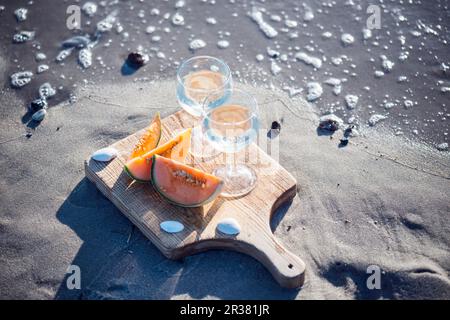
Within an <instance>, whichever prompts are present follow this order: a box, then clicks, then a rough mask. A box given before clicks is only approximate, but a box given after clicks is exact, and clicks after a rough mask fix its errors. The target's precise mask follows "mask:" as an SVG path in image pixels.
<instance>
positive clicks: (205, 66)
mask: <svg viewBox="0 0 450 320" xmlns="http://www.w3.org/2000/svg"><path fill="white" fill-rule="evenodd" d="M231 82H232V77H231V70H230V68H229V67H228V65H227V64H226V63H225V62H223V61H222V60H220V59H217V58H214V57H210V56H196V57H192V58H190V59H188V60H186V61H184V62H183V63H182V65H181V66H180V68H179V69H178V72H177V99H178V102H179V104H180V105H181V107H182V108H183V109H184V110H186V112H188V113H190V114H191V115H193V116H194V117H200V116H201V115H202V111H203V102H204V100H205V98H206V97H208V96H210V95H211V94H212V93H213V92H214V101H210V102H211V104H216V105H220V104H221V103H222V100H224V99H226V97H225V96H224V92H225V91H226V89H229V88H231Z"/></svg>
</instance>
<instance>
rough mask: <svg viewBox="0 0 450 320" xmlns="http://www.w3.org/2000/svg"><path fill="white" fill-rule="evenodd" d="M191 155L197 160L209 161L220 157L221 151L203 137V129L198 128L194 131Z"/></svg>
mask: <svg viewBox="0 0 450 320" xmlns="http://www.w3.org/2000/svg"><path fill="white" fill-rule="evenodd" d="M189 153H190V154H191V155H193V156H194V157H195V158H203V159H208V158H213V157H215V156H217V155H219V154H220V151H218V150H216V149H215V148H214V147H213V146H212V145H211V143H210V142H209V140H208V139H207V138H206V137H205V136H204V135H203V132H202V128H201V127H200V126H197V127H194V128H193V129H192V133H191V147H190V148H189Z"/></svg>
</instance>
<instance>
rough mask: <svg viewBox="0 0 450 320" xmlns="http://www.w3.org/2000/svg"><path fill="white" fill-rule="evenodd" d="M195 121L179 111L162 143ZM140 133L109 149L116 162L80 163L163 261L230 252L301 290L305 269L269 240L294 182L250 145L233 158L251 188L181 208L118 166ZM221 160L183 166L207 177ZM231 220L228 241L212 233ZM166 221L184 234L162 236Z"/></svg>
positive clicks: (165, 124) (165, 125) (293, 192)
mask: <svg viewBox="0 0 450 320" xmlns="http://www.w3.org/2000/svg"><path fill="white" fill-rule="evenodd" d="M194 124H195V119H194V118H192V117H191V116H190V115H188V114H187V113H185V112H183V111H180V112H177V113H174V114H172V115H171V116H169V117H167V118H165V119H163V120H162V127H163V137H162V141H161V142H165V141H167V140H168V139H169V138H171V137H173V136H174V135H175V134H176V133H177V132H179V131H180V130H182V129H183V128H189V127H192V126H193V125H194ZM141 134H142V131H140V132H137V133H136V134H133V135H131V136H128V137H127V138H125V139H123V140H120V141H118V142H116V143H114V144H112V145H111V147H114V148H116V149H117V150H118V151H119V156H118V157H117V158H115V159H114V160H112V161H111V162H108V163H103V162H97V161H94V160H92V159H88V160H86V161H85V171H86V176H87V177H88V178H89V179H90V180H91V181H92V182H93V183H95V185H96V186H97V187H98V189H99V190H100V191H101V192H102V193H103V194H104V195H105V196H106V197H107V198H108V199H110V200H111V201H112V202H113V203H114V204H115V205H116V206H117V207H118V208H119V210H120V211H121V212H122V213H123V214H124V215H125V216H127V217H128V219H130V220H131V222H132V223H133V224H135V225H136V226H137V227H138V228H139V229H140V230H141V231H142V233H143V234H144V235H145V236H146V237H148V238H149V239H150V240H151V241H152V243H153V244H154V245H155V246H156V247H157V248H158V249H159V250H160V251H161V252H162V253H163V254H164V255H165V256H166V257H168V258H170V259H179V258H182V257H184V256H187V255H191V254H194V253H197V252H202V251H207V250H210V249H229V250H235V251H238V252H242V253H244V254H248V255H250V256H252V257H253V258H255V259H256V260H258V261H260V262H261V263H263V264H264V266H265V267H266V268H267V269H268V270H269V271H270V272H271V273H272V275H273V277H274V278H275V279H276V280H277V281H278V283H279V284H280V285H281V286H283V287H288V288H295V287H300V286H301V285H302V284H303V281H304V272H305V264H304V263H303V261H302V260H301V259H300V258H298V257H297V256H295V255H294V254H292V253H290V252H289V251H287V250H286V249H285V248H284V247H283V246H282V245H281V244H280V243H279V242H278V241H277V240H276V239H275V237H274V236H273V234H272V231H271V229H270V219H271V217H272V214H273V213H274V212H275V211H276V209H277V208H278V207H279V206H280V205H282V204H283V203H284V202H286V201H290V200H292V199H293V198H294V197H295V195H296V181H295V179H294V177H293V176H292V175H291V174H290V173H289V172H287V171H286V170H285V169H284V168H283V167H282V166H280V164H279V163H278V162H276V161H274V160H273V159H272V158H271V157H270V156H269V155H267V154H266V153H265V152H264V151H263V150H261V149H260V148H259V147H258V146H257V145H256V144H252V145H251V146H249V148H247V149H246V150H243V151H242V152H240V153H239V154H238V155H237V158H238V162H244V161H245V163H247V164H248V165H250V166H252V167H253V168H254V169H255V170H256V172H257V175H258V182H257V186H256V188H255V189H254V190H253V191H252V192H251V193H250V194H248V195H247V196H245V197H241V198H237V199H223V198H218V199H217V200H216V201H215V202H213V203H212V204H209V205H207V206H204V207H200V208H189V209H188V208H181V207H177V206H174V205H171V204H169V203H167V202H166V201H165V200H164V199H162V198H161V197H160V196H159V194H158V193H157V192H156V191H154V190H153V188H152V186H151V185H149V184H141V183H137V182H134V181H132V180H131V179H130V178H129V177H128V175H127V174H126V173H125V172H124V171H123V166H124V164H125V162H126V160H127V158H128V156H129V154H130V152H131V149H132V147H133V146H134V145H135V143H136V142H137V141H138V139H139V137H140V135H141ZM224 161H225V158H224V156H222V155H220V156H218V157H216V158H214V159H209V160H204V159H194V158H193V157H191V156H189V158H188V160H187V163H188V164H190V165H193V166H195V167H197V168H200V169H202V170H204V171H206V172H211V171H212V169H213V168H214V167H215V166H217V165H219V164H223V163H224ZM225 217H232V218H235V219H236V220H237V221H238V222H239V224H240V225H241V228H242V231H241V233H240V234H239V235H237V236H227V235H224V234H221V233H220V232H218V231H217V230H216V226H217V223H218V221H220V220H221V219H223V218H225ZM165 220H178V221H180V222H182V223H183V224H184V225H185V229H184V230H183V231H182V232H180V233H177V234H167V233H165V232H164V231H162V230H161V229H160V226H159V225H160V223H161V222H162V221H165Z"/></svg>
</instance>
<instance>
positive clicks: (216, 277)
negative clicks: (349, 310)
mask: <svg viewBox="0 0 450 320" xmlns="http://www.w3.org/2000/svg"><path fill="white" fill-rule="evenodd" d="M289 206H290V204H286V205H284V206H282V207H281V208H280V209H279V210H278V212H277V213H276V214H274V217H273V220H272V224H271V226H272V228H276V227H277V226H278V224H279V222H280V221H281V219H282V217H283V216H284V214H285V213H286V212H287V211H288V209H289ZM57 218H58V219H59V221H61V222H62V223H63V224H65V225H67V226H68V227H70V228H71V229H72V230H73V231H74V232H75V233H76V234H77V235H78V237H79V238H80V240H81V241H82V244H81V246H80V248H79V251H78V252H77V254H76V255H75V257H74V258H73V261H72V262H71V264H72V265H77V266H79V267H80V269H81V289H80V290H69V289H68V288H67V285H66V279H67V277H68V276H69V275H67V276H66V278H65V279H64V281H63V282H62V283H61V285H60V287H59V289H58V292H57V294H56V297H55V298H56V299H169V298H172V297H175V298H176V297H177V296H180V295H184V294H188V295H189V296H190V297H192V298H194V299H201V298H221V299H293V298H295V297H296V296H297V295H298V292H299V291H298V290H292V289H284V288H281V287H280V286H279V285H278V284H277V283H276V282H275V280H274V279H273V278H272V276H271V274H270V273H269V272H268V271H267V270H266V269H265V268H264V267H263V266H262V265H261V264H260V263H259V262H257V261H256V260H254V259H253V258H251V257H249V256H246V255H243V254H240V253H236V252H231V251H222V250H217V251H209V252H205V253H201V254H196V255H193V256H190V257H186V258H184V259H182V261H173V260H169V259H166V258H165V257H164V256H163V255H162V254H161V253H160V252H159V250H158V249H157V248H156V247H155V246H153V244H152V243H151V242H150V241H149V240H148V239H147V238H145V237H144V236H143V235H142V233H141V232H140V231H139V230H138V229H137V228H135V227H134V226H133V225H132V224H131V222H129V221H128V219H126V218H125V217H124V216H123V215H122V214H121V213H120V212H119V210H118V209H117V208H116V207H115V206H114V205H113V204H112V203H111V202H110V201H109V200H108V199H107V198H105V197H104V196H103V195H102V194H101V193H100V191H98V190H97V188H96V187H95V185H94V184H93V183H91V182H90V181H89V180H88V179H87V178H84V179H83V180H81V181H80V182H79V183H78V185H77V186H76V187H75V188H74V189H73V190H72V192H71V194H70V195H69V197H68V198H67V199H66V200H65V202H64V203H63V205H62V206H61V207H60V208H59V210H58V212H57ZM236 275H238V276H236Z"/></svg>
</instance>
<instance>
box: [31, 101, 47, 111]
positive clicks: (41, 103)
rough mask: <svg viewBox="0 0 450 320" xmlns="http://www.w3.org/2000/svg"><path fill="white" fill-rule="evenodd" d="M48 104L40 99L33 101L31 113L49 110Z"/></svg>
mask: <svg viewBox="0 0 450 320" xmlns="http://www.w3.org/2000/svg"><path fill="white" fill-rule="evenodd" d="M47 107H48V103H47V101H46V100H45V99H42V98H38V99H36V100H33V101H31V103H30V105H29V109H30V112H31V113H35V112H37V111H39V110H41V109H47Z"/></svg>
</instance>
